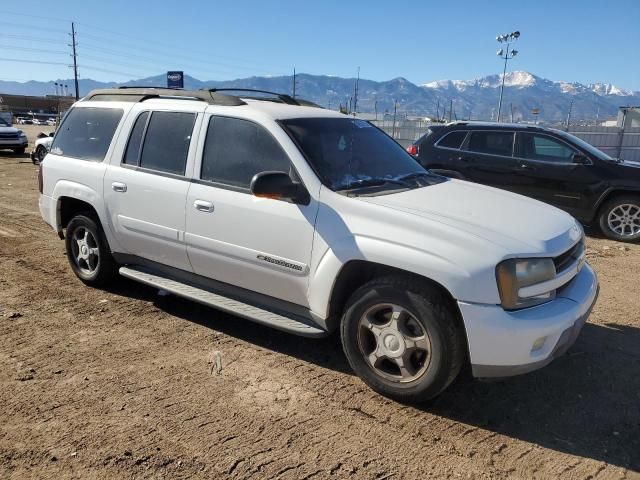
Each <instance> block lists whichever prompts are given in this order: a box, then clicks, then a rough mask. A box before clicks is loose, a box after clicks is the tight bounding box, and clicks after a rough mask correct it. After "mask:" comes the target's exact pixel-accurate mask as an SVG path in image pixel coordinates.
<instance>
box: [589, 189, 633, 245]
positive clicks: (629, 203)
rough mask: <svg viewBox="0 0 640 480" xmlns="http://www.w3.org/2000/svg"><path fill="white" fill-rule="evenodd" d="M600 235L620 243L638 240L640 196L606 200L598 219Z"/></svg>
mask: <svg viewBox="0 0 640 480" xmlns="http://www.w3.org/2000/svg"><path fill="white" fill-rule="evenodd" d="M598 221H599V223H600V229H601V230H602V233H604V235H605V236H606V237H608V238H611V239H613V240H619V241H622V242H632V241H634V240H639V239H640V196H638V195H623V196H619V197H614V198H612V199H611V200H608V201H607V202H606V203H605V204H604V205H603V206H602V208H601V209H600V216H599V218H598Z"/></svg>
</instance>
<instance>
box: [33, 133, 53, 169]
mask: <svg viewBox="0 0 640 480" xmlns="http://www.w3.org/2000/svg"><path fill="white" fill-rule="evenodd" d="M53 135H54V133H53V132H51V133H44V132H41V133H40V134H39V135H38V139H37V140H36V142H35V144H34V145H33V150H31V161H32V162H33V164H34V165H39V164H41V163H42V161H43V160H44V157H46V155H47V153H49V150H51V144H52V143H53Z"/></svg>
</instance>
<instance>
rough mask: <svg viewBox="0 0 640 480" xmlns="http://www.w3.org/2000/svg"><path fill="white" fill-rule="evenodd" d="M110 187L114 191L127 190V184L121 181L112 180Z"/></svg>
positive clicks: (121, 191)
mask: <svg viewBox="0 0 640 480" xmlns="http://www.w3.org/2000/svg"><path fill="white" fill-rule="evenodd" d="M111 188H112V189H113V191H114V192H119V193H124V192H126V191H127V184H126V183H122V182H113V183H112V184H111Z"/></svg>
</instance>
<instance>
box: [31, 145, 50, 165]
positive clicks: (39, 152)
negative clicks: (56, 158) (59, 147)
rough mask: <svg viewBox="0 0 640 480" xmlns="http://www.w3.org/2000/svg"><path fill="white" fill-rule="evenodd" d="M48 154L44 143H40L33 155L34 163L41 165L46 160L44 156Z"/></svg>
mask: <svg viewBox="0 0 640 480" xmlns="http://www.w3.org/2000/svg"><path fill="white" fill-rule="evenodd" d="M46 155H47V149H46V148H44V147H43V146H42V145H38V147H37V148H36V152H35V154H34V156H33V163H34V164H36V165H40V164H41V163H42V161H43V160H44V157H45V156H46Z"/></svg>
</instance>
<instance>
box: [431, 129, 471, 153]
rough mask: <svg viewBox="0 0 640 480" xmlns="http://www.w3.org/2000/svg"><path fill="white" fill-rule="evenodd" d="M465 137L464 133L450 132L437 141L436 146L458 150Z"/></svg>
mask: <svg viewBox="0 0 640 480" xmlns="http://www.w3.org/2000/svg"><path fill="white" fill-rule="evenodd" d="M466 136H467V132H466V131H458V132H450V133H448V134H446V135H445V136H444V137H443V138H441V139H440V140H439V141H438V146H439V147H445V148H456V149H458V148H460V146H461V145H462V142H463V141H464V137H466Z"/></svg>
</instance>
